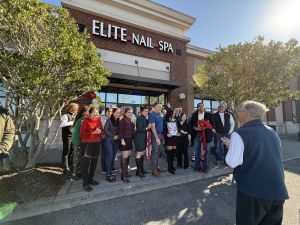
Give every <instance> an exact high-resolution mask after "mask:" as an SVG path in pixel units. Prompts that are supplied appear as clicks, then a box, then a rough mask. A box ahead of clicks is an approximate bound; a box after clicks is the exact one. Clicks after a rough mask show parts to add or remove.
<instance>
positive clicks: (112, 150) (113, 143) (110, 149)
mask: <svg viewBox="0 0 300 225" xmlns="http://www.w3.org/2000/svg"><path fill="white" fill-rule="evenodd" d="M118 146H119V143H118V140H113V139H110V138H107V139H106V140H105V153H106V174H108V175H111V174H112V169H113V165H114V160H115V157H116V154H117V152H118Z"/></svg>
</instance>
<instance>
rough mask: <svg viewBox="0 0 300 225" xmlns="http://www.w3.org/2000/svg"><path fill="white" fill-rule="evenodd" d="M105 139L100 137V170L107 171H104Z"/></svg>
mask: <svg viewBox="0 0 300 225" xmlns="http://www.w3.org/2000/svg"><path fill="white" fill-rule="evenodd" d="M105 142H106V140H105V139H102V140H101V170H102V172H107V171H106V149H105V148H106V144H105Z"/></svg>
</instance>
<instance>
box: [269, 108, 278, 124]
mask: <svg viewBox="0 0 300 225" xmlns="http://www.w3.org/2000/svg"><path fill="white" fill-rule="evenodd" d="M267 120H268V121H276V114H275V109H270V111H269V112H267Z"/></svg>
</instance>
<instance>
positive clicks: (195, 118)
mask: <svg viewBox="0 0 300 225" xmlns="http://www.w3.org/2000/svg"><path fill="white" fill-rule="evenodd" d="M204 119H205V120H209V122H210V124H211V125H212V127H214V120H213V115H212V114H211V113H210V112H204ZM195 127H198V111H196V112H194V113H193V115H192V119H191V122H190V130H191V132H192V134H193V135H194V136H196V134H197V132H200V131H195ZM205 134H206V142H207V143H209V142H211V141H212V138H213V132H212V130H211V129H206V130H205Z"/></svg>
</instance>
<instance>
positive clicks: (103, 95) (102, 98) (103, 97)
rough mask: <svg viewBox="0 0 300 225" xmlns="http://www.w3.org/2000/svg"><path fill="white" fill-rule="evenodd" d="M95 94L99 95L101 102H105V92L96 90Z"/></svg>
mask: <svg viewBox="0 0 300 225" xmlns="http://www.w3.org/2000/svg"><path fill="white" fill-rule="evenodd" d="M96 95H97V96H99V97H100V98H101V101H102V102H106V99H105V92H96Z"/></svg>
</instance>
